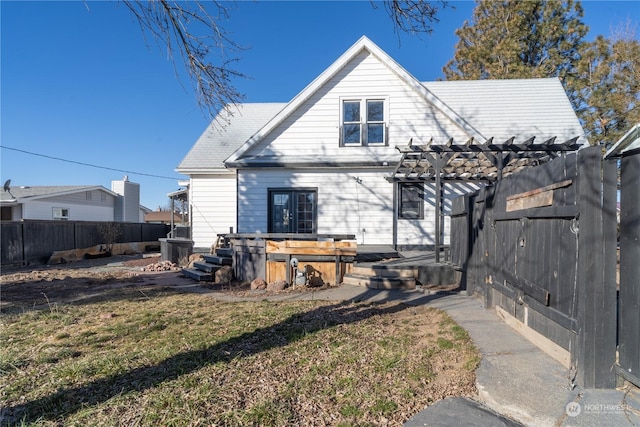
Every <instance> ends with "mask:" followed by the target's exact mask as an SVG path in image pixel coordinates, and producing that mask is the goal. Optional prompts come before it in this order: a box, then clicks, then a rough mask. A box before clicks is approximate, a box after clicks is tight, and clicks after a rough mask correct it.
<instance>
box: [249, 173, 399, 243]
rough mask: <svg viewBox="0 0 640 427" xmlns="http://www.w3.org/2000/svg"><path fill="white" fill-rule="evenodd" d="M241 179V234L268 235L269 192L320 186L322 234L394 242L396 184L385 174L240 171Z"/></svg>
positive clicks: (363, 240)
mask: <svg viewBox="0 0 640 427" xmlns="http://www.w3.org/2000/svg"><path fill="white" fill-rule="evenodd" d="M389 172H390V170H389V171H387V173H389ZM356 177H358V178H359V179H360V183H358V182H357V181H356V179H355V178H356ZM238 181H239V183H238V191H239V198H238V201H239V203H238V209H239V211H238V229H239V231H240V232H241V233H266V232H267V230H268V224H267V221H268V190H269V189H270V188H291V189H296V188H316V189H317V191H318V199H317V203H318V207H317V209H318V218H317V219H318V224H317V231H318V233H321V234H326V233H334V234H354V235H355V236H356V239H357V240H358V242H359V243H361V244H362V243H363V242H364V243H372V244H373V243H390V242H391V240H392V238H393V228H392V224H393V223H392V220H393V185H392V184H390V183H388V182H387V181H385V179H384V175H383V173H381V172H376V171H372V170H363V171H358V172H348V171H345V170H341V171H340V170H323V171H322V170H321V171H311V172H304V171H240V172H239V176H238ZM363 230H364V231H363Z"/></svg>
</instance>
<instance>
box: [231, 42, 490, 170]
mask: <svg viewBox="0 0 640 427" xmlns="http://www.w3.org/2000/svg"><path fill="white" fill-rule="evenodd" d="M363 50H366V51H367V52H369V53H370V54H371V55H373V56H375V57H376V58H377V59H378V60H379V61H381V62H382V63H384V64H385V65H386V66H387V67H388V68H389V69H391V70H392V71H393V72H394V73H395V74H396V75H397V76H398V77H400V78H401V79H402V80H403V81H404V82H405V83H406V84H407V85H408V86H409V87H411V88H412V89H413V90H415V91H416V92H418V93H419V94H421V95H422V96H423V97H424V98H425V99H426V100H427V101H429V102H430V103H431V104H432V105H434V106H435V107H436V108H437V109H439V110H440V111H441V112H442V113H443V114H444V115H445V116H447V117H448V118H449V119H450V120H451V121H452V122H453V123H455V124H456V125H457V126H459V127H460V128H461V129H463V130H464V131H465V132H466V133H467V134H468V135H469V136H470V137H474V138H477V139H485V136H484V135H482V134H481V133H480V132H479V131H478V130H476V129H475V128H473V126H471V125H470V124H469V123H467V122H466V121H465V120H464V119H463V118H462V117H461V116H459V115H458V114H457V113H456V112H455V111H454V110H452V109H451V108H450V107H449V106H448V105H446V104H445V103H444V102H442V101H441V100H440V99H439V98H438V97H436V96H435V95H433V94H432V93H431V92H430V91H429V90H428V89H427V88H426V87H425V86H424V85H423V84H421V83H420V82H419V81H418V80H417V79H416V78H415V77H413V76H412V75H411V74H409V73H408V72H407V71H406V70H405V69H404V68H402V67H401V66H400V65H399V64H398V63H397V62H396V61H395V60H393V59H392V58H391V57H390V56H389V55H387V53H386V52H384V51H383V50H382V49H380V48H379V47H378V46H377V45H376V44H375V43H373V42H372V41H371V40H369V39H368V38H367V37H365V36H362V37H361V38H360V39H359V40H358V41H357V42H356V43H355V44H354V45H352V46H351V47H350V48H349V49H348V50H347V51H346V52H345V53H343V54H342V55H341V56H340V57H339V58H338V59H337V60H336V61H335V62H334V63H333V64H331V66H329V68H327V69H326V70H325V71H323V72H322V73H321V74H320V75H319V76H318V77H316V79H315V80H313V81H312V82H311V83H310V84H309V85H308V86H307V87H306V88H304V89H303V90H302V91H301V92H300V93H299V94H298V95H296V96H295V97H294V98H293V99H292V100H291V101H290V102H289V103H288V104H286V106H285V107H284V108H283V109H282V110H281V111H280V112H279V113H278V114H277V115H276V116H275V117H273V118H272V119H271V120H269V121H268V122H267V123H266V124H265V126H264V127H263V128H262V129H260V130H259V131H258V132H257V133H255V134H254V135H253V136H251V138H249V139H248V140H247V141H246V142H244V143H243V144H242V145H241V146H240V147H239V148H238V149H237V150H235V151H234V152H233V153H232V154H231V155H230V156H229V157H228V158H227V159H226V162H228V163H233V162H236V161H237V160H238V159H239V158H240V157H242V155H243V154H245V153H246V152H247V151H249V150H250V149H251V148H252V147H253V146H255V145H256V144H257V143H258V142H260V141H261V140H262V139H263V138H264V137H265V136H266V135H268V134H269V133H270V132H271V131H272V130H273V129H274V128H275V127H276V126H278V125H279V124H280V123H282V122H283V121H284V120H285V119H286V118H287V117H289V116H290V115H291V114H292V113H293V112H294V111H295V110H296V109H298V108H299V107H300V106H301V105H302V104H303V103H304V102H305V101H307V100H308V99H309V98H310V97H311V96H312V95H313V94H314V93H316V92H317V91H318V90H319V89H320V88H321V87H322V86H323V85H324V84H326V83H327V82H328V81H329V80H330V79H331V78H332V77H334V76H335V75H336V74H337V73H338V72H339V71H340V70H341V69H342V68H344V67H345V66H346V65H347V64H348V63H349V62H350V61H351V60H353V59H354V58H355V57H356V56H357V55H358V54H359V53H360V52H362V51H363Z"/></svg>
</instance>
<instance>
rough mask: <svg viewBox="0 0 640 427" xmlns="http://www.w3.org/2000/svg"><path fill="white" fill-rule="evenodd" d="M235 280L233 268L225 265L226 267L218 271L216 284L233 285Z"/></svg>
mask: <svg viewBox="0 0 640 427" xmlns="http://www.w3.org/2000/svg"><path fill="white" fill-rule="evenodd" d="M233 279H234V276H233V268H231V267H230V266H228V265H225V266H224V267H222V268H220V269H219V270H218V271H216V275H215V282H216V283H231V281H232V280H233Z"/></svg>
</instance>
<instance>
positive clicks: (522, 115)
mask: <svg viewBox="0 0 640 427" xmlns="http://www.w3.org/2000/svg"><path fill="white" fill-rule="evenodd" d="M583 135H584V131H583V129H582V128H581V126H580V123H579V121H578V119H577V117H576V114H575V113H574V111H573V109H572V107H571V104H570V102H569V100H568V98H567V96H566V94H565V92H564V90H563V88H562V85H561V83H560V81H559V80H558V79H555V78H553V79H531V80H483V81H441V82H420V81H418V80H417V79H416V78H414V77H413V76H412V75H411V74H409V73H408V72H407V71H406V70H404V69H403V68H402V67H401V66H400V65H398V64H397V63H396V62H395V61H394V60H393V59H392V58H390V57H389V56H388V55H387V54H386V53H385V52H383V51H382V50H381V49H380V48H379V47H378V46H376V45H375V44H374V43H373V42H371V41H370V40H369V39H367V38H366V37H362V38H361V39H360V40H358V41H357V42H356V43H355V44H354V45H353V46H351V47H350V48H349V49H348V50H347V51H346V52H345V53H344V54H343V55H342V56H340V58H338V60H336V62H334V63H333V64H332V65H331V66H330V67H329V68H327V69H326V70H325V71H324V72H323V73H322V74H320V75H319V76H318V77H317V78H316V79H315V80H314V81H312V82H311V83H310V84H309V85H308V86H307V87H306V88H305V89H304V90H302V92H300V93H299V94H298V95H297V96H296V97H294V98H293V99H292V100H291V101H290V102H288V103H255V104H252V103H248V104H241V105H239V106H236V107H230V108H229V110H228V111H226V112H225V111H223V112H221V113H220V114H219V115H218V117H216V119H214V121H213V122H212V123H211V124H210V125H209V127H208V128H207V129H206V130H205V131H204V133H203V134H202V136H200V138H199V139H198V140H197V141H196V143H195V145H194V146H193V147H192V148H191V150H190V151H189V153H188V154H187V155H186V156H185V158H184V159H183V160H182V162H181V163H180V164H179V166H178V167H177V169H176V170H177V171H178V172H180V173H182V174H185V175H188V176H189V178H190V182H189V203H190V218H191V226H192V233H193V240H194V244H195V246H196V247H209V246H210V245H211V244H212V243H213V242H215V241H216V237H217V234H218V233H228V232H229V231H235V232H240V233H267V232H278V233H280V232H288V233H322V234H324V233H339V234H354V235H355V236H356V238H357V240H358V243H359V244H390V245H395V246H396V247H399V248H409V247H431V246H433V244H434V214H433V212H434V207H433V196H434V195H433V191H434V190H433V186H432V185H429V184H421V183H417V182H416V183H389V182H387V181H386V180H385V177H389V176H390V175H392V173H393V171H394V169H395V167H396V165H397V164H398V161H399V160H400V153H399V152H398V150H396V146H406V145H407V144H408V143H409V141H410V140H412V141H413V143H414V144H425V143H427V142H429V141H430V140H432V139H433V141H434V143H436V144H438V143H440V144H443V143H446V142H447V141H448V140H449V139H450V138H453V139H454V141H455V142H456V143H461V144H462V143H465V142H467V140H469V138H471V137H473V138H474V139H475V141H479V142H484V141H485V140H487V139H488V138H490V137H494V138H495V139H496V140H497V141H500V140H502V141H504V140H506V139H508V138H510V137H512V136H515V137H516V138H517V140H524V139H526V138H529V137H532V136H535V137H536V138H538V140H539V141H543V140H544V139H546V138H549V137H554V136H557V137H558V139H559V140H563V139H570V138H573V137H576V136H580V137H581V138H580V140H579V142H581V143H586V140H585V139H584V137H583ZM469 189H470V185H469V184H460V185H455V184H448V185H447V186H446V190H445V192H446V194H445V197H447V198H451V197H453V196H454V194H459V193H463V192H467V191H468V190H469Z"/></svg>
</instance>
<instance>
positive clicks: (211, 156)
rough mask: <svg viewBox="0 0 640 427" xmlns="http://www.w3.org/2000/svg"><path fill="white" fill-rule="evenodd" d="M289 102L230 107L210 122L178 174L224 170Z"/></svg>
mask: <svg viewBox="0 0 640 427" xmlns="http://www.w3.org/2000/svg"><path fill="white" fill-rule="evenodd" d="M286 105H287V104H286V103H250V104H239V105H237V106H228V108H227V109H226V110H223V111H221V112H220V113H219V114H218V116H217V117H216V118H215V119H214V120H213V121H212V122H211V124H210V125H209V126H208V127H207V129H206V130H205V131H204V133H203V134H202V135H201V136H200V138H198V140H197V141H196V143H195V144H194V145H193V147H192V148H191V150H190V151H189V152H188V153H187V155H186V156H185V157H184V159H183V160H182V162H180V165H178V167H177V168H176V171H178V172H180V173H184V174H189V173H194V172H195V173H197V172H210V171H211V169H225V166H224V161H225V159H226V158H227V157H229V156H230V155H231V153H233V152H234V151H236V150H237V149H238V147H240V146H241V145H242V144H243V143H244V142H245V141H247V140H248V139H249V138H251V136H253V135H254V134H255V133H256V132H258V131H259V130H260V129H261V128H262V127H264V125H265V124H266V123H267V122H268V121H269V120H271V119H272V118H273V117H274V116H275V115H276V114H277V113H278V112H280V110H282V108H284V107H285V106H286Z"/></svg>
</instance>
